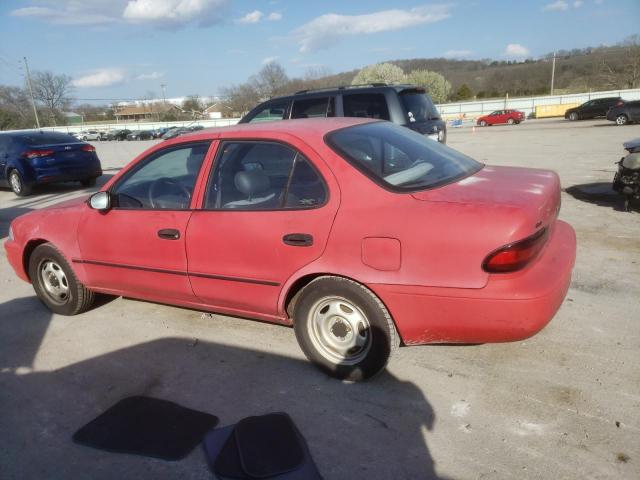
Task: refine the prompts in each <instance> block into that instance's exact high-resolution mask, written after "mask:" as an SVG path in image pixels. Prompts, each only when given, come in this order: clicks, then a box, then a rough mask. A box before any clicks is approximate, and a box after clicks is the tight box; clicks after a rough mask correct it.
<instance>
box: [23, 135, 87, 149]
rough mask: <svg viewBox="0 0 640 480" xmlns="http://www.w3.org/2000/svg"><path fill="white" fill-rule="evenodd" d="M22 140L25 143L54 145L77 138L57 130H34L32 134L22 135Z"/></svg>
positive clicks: (75, 140)
mask: <svg viewBox="0 0 640 480" xmlns="http://www.w3.org/2000/svg"><path fill="white" fill-rule="evenodd" d="M22 140H23V142H24V143H25V144H26V145H31V146H35V145H55V144H59V143H77V142H78V139H77V138H76V137H73V136H71V135H67V134H66V133H58V132H43V131H40V132H34V133H33V134H29V135H23V136H22Z"/></svg>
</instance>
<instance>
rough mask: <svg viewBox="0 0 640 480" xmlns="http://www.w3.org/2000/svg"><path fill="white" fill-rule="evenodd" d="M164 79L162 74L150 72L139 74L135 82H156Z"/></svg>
mask: <svg viewBox="0 0 640 480" xmlns="http://www.w3.org/2000/svg"><path fill="white" fill-rule="evenodd" d="M162 77H164V72H151V73H141V74H140V75H136V77H135V79H136V80H157V79H159V78H162Z"/></svg>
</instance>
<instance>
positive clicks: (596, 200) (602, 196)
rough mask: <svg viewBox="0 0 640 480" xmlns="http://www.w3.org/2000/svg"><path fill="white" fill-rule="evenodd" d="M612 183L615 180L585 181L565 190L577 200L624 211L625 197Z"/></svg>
mask: <svg viewBox="0 0 640 480" xmlns="http://www.w3.org/2000/svg"><path fill="white" fill-rule="evenodd" d="M612 185H613V182H598V183H583V184H580V185H573V186H571V187H569V188H566V189H565V192H567V193H568V194H569V195H571V196H572V197H573V198H575V199H577V200H581V201H583V202H588V203H593V204H595V205H598V206H600V207H609V208H613V209H614V210H617V211H620V212H623V211H624V198H623V197H622V195H620V194H619V193H618V192H616V191H615V190H614V189H613V187H612Z"/></svg>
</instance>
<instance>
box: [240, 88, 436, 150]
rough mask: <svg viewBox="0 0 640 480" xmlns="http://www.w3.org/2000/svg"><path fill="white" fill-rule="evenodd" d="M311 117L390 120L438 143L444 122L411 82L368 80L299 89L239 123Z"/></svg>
mask: <svg viewBox="0 0 640 480" xmlns="http://www.w3.org/2000/svg"><path fill="white" fill-rule="evenodd" d="M314 117H365V118H378V119H381V120H390V121H392V122H393V123H397V124H399V125H403V126H405V127H408V128H410V129H411V130H415V131H416V132H419V133H422V134H424V135H428V136H429V137H430V138H432V139H433V140H438V141H439V142H441V143H446V141H447V124H446V122H444V120H442V118H441V117H440V114H439V113H438V110H437V109H436V107H435V105H434V104H433V102H432V101H431V98H430V97H429V95H427V94H426V92H425V90H424V88H421V87H417V86H415V85H388V84H386V83H372V84H368V85H349V86H345V87H334V88H323V89H318V90H301V91H299V92H296V93H295V94H294V95H290V96H286V97H278V98H272V99H271V100H267V101H266V102H263V103H261V104H260V105H258V106H257V107H255V108H254V109H253V110H251V111H250V112H249V113H247V114H246V115H245V116H244V117H243V118H242V120H240V123H254V122H265V121H270V120H286V119H291V118H314Z"/></svg>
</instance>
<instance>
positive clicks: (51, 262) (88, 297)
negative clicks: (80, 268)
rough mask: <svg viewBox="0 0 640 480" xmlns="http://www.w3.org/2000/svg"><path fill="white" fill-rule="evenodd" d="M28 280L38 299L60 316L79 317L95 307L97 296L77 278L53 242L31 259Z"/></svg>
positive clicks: (37, 248) (38, 250)
mask: <svg viewBox="0 0 640 480" xmlns="http://www.w3.org/2000/svg"><path fill="white" fill-rule="evenodd" d="M29 278H30V279H31V283H32V284H33V289H34V290H35V291H36V294H37V295H38V298H39V299H40V301H42V303H44V304H45V305H46V306H47V308H49V310H51V311H52V312H54V313H58V314H60V315H76V314H78V313H82V312H84V311H85V310H87V309H88V308H89V307H91V305H92V304H93V301H94V298H95V294H94V293H93V292H92V291H91V290H88V289H87V288H86V287H85V286H84V285H83V284H82V283H81V282H80V280H78V278H77V277H76V274H75V273H74V271H73V270H72V269H71V266H69V263H68V262H67V261H66V259H65V258H64V257H63V256H62V254H61V253H60V252H59V251H58V250H57V249H56V248H55V247H54V246H53V245H52V244H50V243H43V244H42V245H39V246H37V247H36V249H35V250H34V251H33V253H32V254H31V257H30V258H29Z"/></svg>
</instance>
